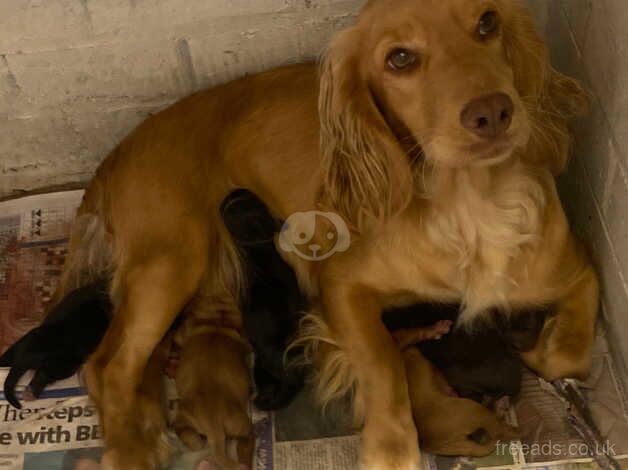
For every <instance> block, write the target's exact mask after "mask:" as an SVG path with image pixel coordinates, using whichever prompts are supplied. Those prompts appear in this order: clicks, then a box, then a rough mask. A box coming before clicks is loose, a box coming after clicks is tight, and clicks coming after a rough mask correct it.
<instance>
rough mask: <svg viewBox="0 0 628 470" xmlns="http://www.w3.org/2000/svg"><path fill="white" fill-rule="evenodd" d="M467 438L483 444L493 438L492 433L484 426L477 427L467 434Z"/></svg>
mask: <svg viewBox="0 0 628 470" xmlns="http://www.w3.org/2000/svg"><path fill="white" fill-rule="evenodd" d="M467 438H468V439H469V440H471V441H473V442H475V443H476V444H480V445H481V446H483V445H485V444H488V443H489V441H490V440H491V435H490V434H489V433H488V431H487V430H486V429H484V428H477V429H476V430H475V431H473V432H472V433H471V434H468V435H467Z"/></svg>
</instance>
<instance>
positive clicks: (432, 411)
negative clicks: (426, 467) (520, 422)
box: [404, 348, 517, 456]
mask: <svg viewBox="0 0 628 470" xmlns="http://www.w3.org/2000/svg"><path fill="white" fill-rule="evenodd" d="M404 362H405V365H406V374H407V379H408V391H409V394H410V401H411V403H412V413H413V416H414V422H415V424H416V427H417V430H418V433H419V441H420V444H421V448H422V449H424V450H426V451H428V452H431V453H434V454H439V455H468V456H484V455H488V454H490V453H492V452H493V451H495V449H496V444H497V441H500V440H501V441H509V440H510V439H513V438H515V437H516V435H517V431H516V429H515V428H512V427H511V426H508V425H507V424H505V423H503V422H502V421H501V420H500V419H499V418H498V417H497V416H496V415H495V413H493V412H491V411H490V410H488V409H487V408H485V407H483V406H482V405H480V404H479V403H476V402H474V401H473V400H468V399H466V398H459V397H456V396H451V393H450V389H449V386H448V384H447V382H446V381H445V379H444V378H443V377H442V375H441V374H440V373H439V372H438V371H437V370H436V369H435V368H434V367H433V366H432V365H431V364H430V363H429V362H428V361H427V360H426V359H425V358H424V357H423V355H422V354H421V353H420V352H419V351H418V350H417V349H416V348H410V349H408V350H406V351H405V352H404Z"/></svg>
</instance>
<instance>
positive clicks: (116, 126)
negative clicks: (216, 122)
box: [0, 0, 362, 197]
mask: <svg viewBox="0 0 628 470" xmlns="http://www.w3.org/2000/svg"><path fill="white" fill-rule="evenodd" d="M361 3H362V1H361V0H1V1H0V197H2V196H6V195H10V194H18V193H20V192H23V191H27V190H31V189H34V188H40V187H45V186H51V185H55V184H59V183H68V182H75V181H86V180H88V179H89V177H90V175H91V174H92V172H93V171H94V169H95V168H96V166H97V164H98V162H99V161H100V160H101V159H102V158H103V157H104V156H105V155H106V153H107V152H108V151H109V150H110V149H111V148H112V146H113V145H114V144H115V143H116V142H118V141H119V140H120V139H121V138H122V137H123V136H124V135H125V134H126V133H128V132H129V131H130V130H131V129H132V128H133V127H134V126H135V125H136V124H137V123H139V122H140V121H141V120H142V119H144V117H145V116H147V115H148V114H150V113H153V112H155V111H156V110H159V109H161V108H162V107H164V106H166V105H168V104H169V103H172V102H173V101H176V100H177V99H178V98H180V97H182V96H185V95H187V94H189V93H190V92H192V91H194V90H197V89H200V88H204V87H207V86H209V85H212V84H215V83H218V82H223V81H226V80H229V79H232V78H235V77H239V76H241V75H244V74H245V73H246V72H256V71H260V70H263V69H267V68H270V67H272V66H276V65H280V64H284V63H288V62H293V61H304V60H309V59H314V58H315V57H316V56H317V55H318V53H319V52H320V51H321V48H322V47H323V45H324V44H325V43H326V41H327V38H328V37H329V36H330V34H331V32H332V31H333V30H335V29H337V28H339V27H341V26H343V25H344V24H346V23H347V22H348V21H350V20H351V17H352V15H353V13H354V12H355V11H356V9H357V8H358V7H359V5H360V4H361Z"/></svg>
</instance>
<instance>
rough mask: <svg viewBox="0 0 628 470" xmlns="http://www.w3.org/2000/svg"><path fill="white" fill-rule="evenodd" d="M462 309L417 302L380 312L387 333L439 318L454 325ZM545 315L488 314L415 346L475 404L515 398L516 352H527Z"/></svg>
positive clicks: (518, 366)
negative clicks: (506, 397)
mask: <svg viewBox="0 0 628 470" xmlns="http://www.w3.org/2000/svg"><path fill="white" fill-rule="evenodd" d="M459 312H460V305H456V304H452V305H443V304H420V305H413V306H410V307H406V308H398V309H392V310H388V311H386V312H384V315H383V317H382V319H383V321H384V324H385V325H386V327H387V328H388V329H389V330H390V331H393V332H394V331H396V330H399V329H407V328H418V327H427V326H430V325H433V324H434V323H435V322H437V321H439V320H451V321H452V322H454V323H455V321H456V320H457V318H458V315H459ZM546 313H547V312H546V311H544V310H538V311H532V312H527V311H526V312H517V313H512V314H510V315H508V316H506V315H504V314H502V313H500V312H498V311H494V312H490V313H489V314H488V317H489V318H487V319H486V320H485V321H483V322H482V323H481V324H479V325H476V326H474V327H473V328H472V329H470V330H469V329H465V328H454V329H453V330H452V331H450V332H449V333H447V334H445V335H443V336H442V337H441V338H440V339H438V340H428V341H424V342H421V343H419V344H418V345H417V347H418V348H419V350H420V351H421V352H422V353H423V355H424V356H425V357H426V358H427V359H428V360H429V361H430V362H432V364H434V365H435V366H436V367H437V368H438V369H439V370H440V371H441V372H442V373H443V375H444V376H445V378H446V379H447V381H448V382H449V384H450V385H451V386H452V388H453V389H454V390H455V391H456V393H458V395H460V396H462V397H465V398H470V399H472V400H476V401H479V402H485V401H490V402H493V401H495V400H497V399H499V398H501V397H502V396H509V397H514V396H516V395H517V394H518V393H519V389H520V387H521V374H522V369H523V362H522V361H521V358H520V356H519V354H520V352H522V351H526V350H529V349H531V348H532V347H533V346H534V344H535V342H536V339H537V338H538V335H539V333H540V331H541V328H542V327H543V323H544V321H545V316H546Z"/></svg>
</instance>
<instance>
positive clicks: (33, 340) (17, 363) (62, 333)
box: [0, 280, 113, 408]
mask: <svg viewBox="0 0 628 470" xmlns="http://www.w3.org/2000/svg"><path fill="white" fill-rule="evenodd" d="M107 286H108V283H107V281H104V280H101V281H97V282H94V283H92V284H88V285H86V286H84V287H81V288H79V289H77V290H75V291H73V292H71V293H70V294H68V295H67V296H66V297H65V298H64V299H63V300H62V301H61V302H59V304H57V305H56V306H55V307H54V308H53V309H52V310H51V311H50V313H49V314H48V316H46V318H45V319H44V321H43V323H42V324H41V325H40V326H38V327H37V328H34V329H33V330H31V331H30V332H28V333H27V334H26V335H25V336H23V337H22V338H21V339H20V340H19V341H17V342H16V343H15V344H13V346H11V347H10V348H9V349H7V350H6V351H5V353H4V354H3V355H2V356H1V357H0V366H2V367H11V370H10V371H9V374H8V375H7V377H6V379H5V381H4V395H5V397H6V399H7V401H8V402H9V403H11V405H13V406H14V407H16V408H21V407H22V405H21V404H20V402H19V400H18V399H17V397H16V395H15V386H16V385H17V382H18V380H19V379H20V378H21V377H22V375H24V373H25V372H26V371H28V370H34V371H35V375H34V377H33V380H32V381H31V382H30V384H29V386H28V390H29V391H30V393H31V394H32V395H33V396H34V397H35V398H37V397H38V396H39V395H40V394H41V392H42V390H43V389H44V388H45V387H46V386H47V385H48V384H50V383H52V382H55V381H57V380H61V379H65V378H67V377H70V376H71V375H72V374H74V373H75V372H76V371H77V370H78V368H79V367H80V366H81V365H82V364H83V363H84V362H85V360H86V359H87V357H88V356H89V355H90V354H91V353H92V352H93V351H94V350H95V349H96V347H97V346H98V344H99V343H100V341H101V339H102V337H103V335H104V334H105V331H106V330H107V326H108V325H109V321H110V319H111V312H112V308H113V307H112V305H111V301H110V300H109V295H108V293H107Z"/></svg>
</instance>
